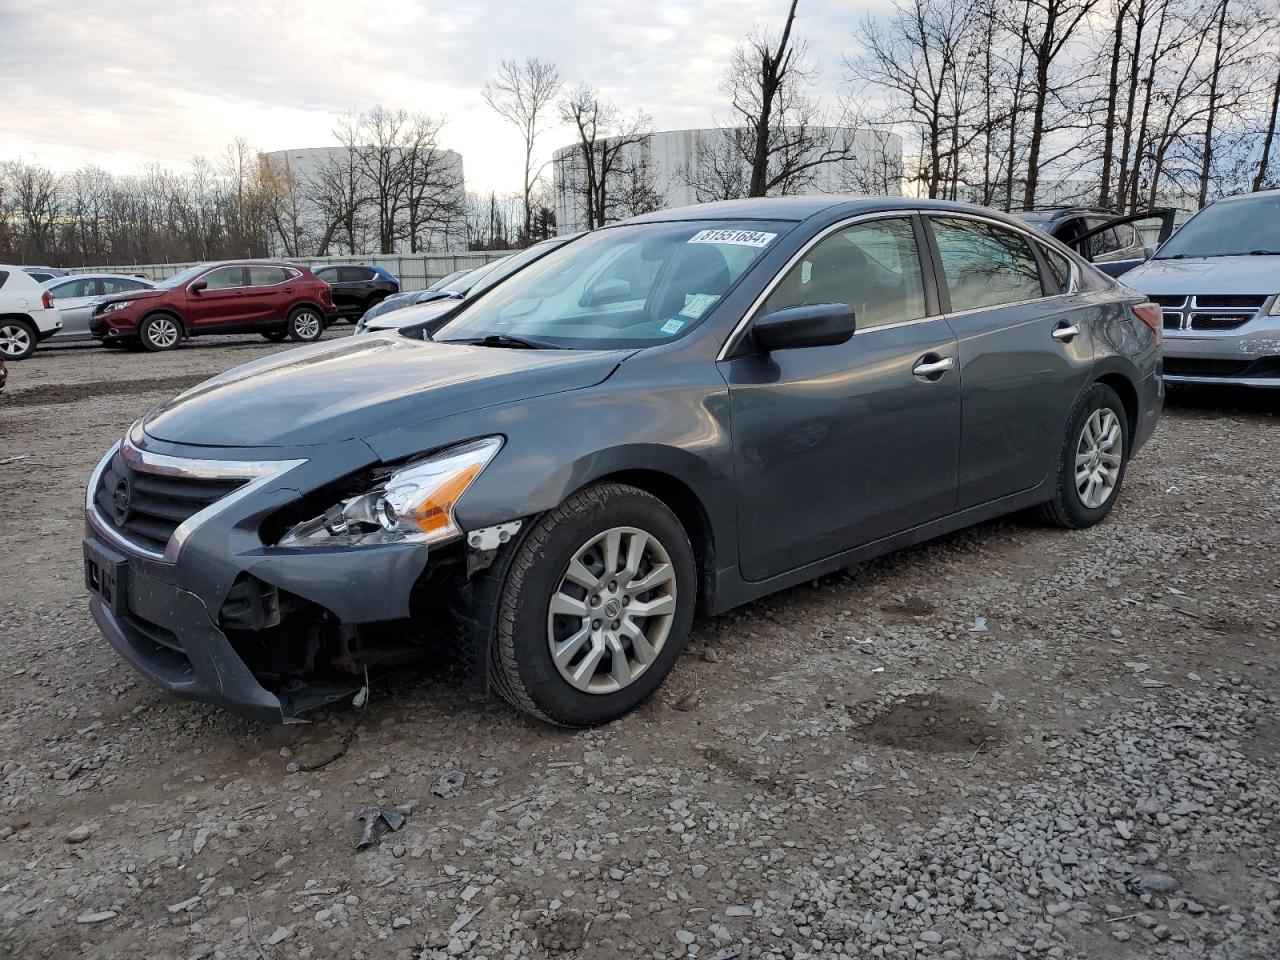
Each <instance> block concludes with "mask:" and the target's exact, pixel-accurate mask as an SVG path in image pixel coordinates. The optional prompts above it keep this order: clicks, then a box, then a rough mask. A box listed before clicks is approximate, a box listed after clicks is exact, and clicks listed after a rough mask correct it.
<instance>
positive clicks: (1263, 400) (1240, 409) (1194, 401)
mask: <svg viewBox="0 0 1280 960" xmlns="http://www.w3.org/2000/svg"><path fill="white" fill-rule="evenodd" d="M1164 402H1165V411H1166V412H1167V413H1169V414H1172V415H1174V416H1192V417H1215V416H1219V415H1221V414H1232V415H1235V416H1241V415H1243V416H1272V417H1274V416H1276V415H1277V414H1280V389H1278V390H1266V389H1257V388H1249V387H1219V386H1209V385H1208V384H1205V385H1203V386H1200V385H1196V384H1178V385H1177V386H1172V385H1171V386H1170V387H1169V388H1168V391H1167V392H1166V393H1165V401H1164Z"/></svg>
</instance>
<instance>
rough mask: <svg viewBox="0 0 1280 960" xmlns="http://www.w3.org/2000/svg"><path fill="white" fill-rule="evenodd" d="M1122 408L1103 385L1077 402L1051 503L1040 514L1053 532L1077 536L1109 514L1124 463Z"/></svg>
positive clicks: (1126, 437)
mask: <svg viewBox="0 0 1280 960" xmlns="http://www.w3.org/2000/svg"><path fill="white" fill-rule="evenodd" d="M1129 444H1130V439H1129V429H1128V420H1127V419H1126V417H1125V408H1124V403H1123V401H1121V399H1120V397H1119V395H1118V394H1117V393H1116V392H1115V391H1114V390H1112V389H1111V388H1110V387H1108V386H1107V385H1106V384H1104V383H1095V384H1094V385H1093V386H1092V387H1090V388H1089V389H1088V390H1086V391H1085V392H1084V393H1083V394H1082V395H1081V397H1080V399H1079V400H1078V401H1076V405H1075V408H1074V409H1073V410H1072V411H1071V418H1070V420H1069V421H1068V423H1067V433H1066V436H1065V437H1064V438H1063V444H1062V449H1061V452H1060V456H1059V460H1058V465H1057V473H1058V476H1057V485H1056V487H1055V489H1054V496H1053V499H1052V500H1050V501H1049V502H1048V503H1046V504H1044V505H1043V506H1042V508H1041V511H1042V513H1043V515H1044V517H1045V519H1046V520H1048V521H1049V522H1050V523H1052V524H1053V525H1054V526H1058V527H1065V528H1067V529H1071V530H1079V529H1082V528H1084V527H1091V526H1093V525H1094V524H1095V523H1097V522H1098V521H1100V520H1101V519H1102V518H1103V517H1105V516H1106V515H1107V514H1109V513H1110V512H1111V508H1112V507H1113V506H1115V502H1116V498H1117V497H1119V496H1120V485H1121V483H1123V481H1124V472H1125V468H1126V467H1127V466H1128V461H1129Z"/></svg>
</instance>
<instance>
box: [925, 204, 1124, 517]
mask: <svg viewBox="0 0 1280 960" xmlns="http://www.w3.org/2000/svg"><path fill="white" fill-rule="evenodd" d="M928 223H929V224H930V226H931V228H932V230H933V235H934V238H935V241H936V243H937V248H938V260H939V263H940V265H941V267H942V272H943V277H942V278H941V280H942V283H941V289H940V294H941V295H942V296H943V297H944V306H945V307H946V308H947V309H948V310H949V315H948V317H947V320H948V322H949V323H950V325H951V328H952V329H953V330H954V331H955V333H956V336H957V338H958V339H959V351H960V353H959V359H960V369H959V373H960V378H959V379H960V383H961V390H962V398H963V404H964V425H963V429H962V431H961V436H962V439H961V444H960V470H959V484H958V496H957V502H956V506H957V508H958V509H962V510H963V509H964V508H966V507H972V506H976V505H978V504H982V503H987V502H989V501H992V500H998V499H1000V498H1001V497H1005V496H1009V495H1011V494H1015V493H1019V492H1021V491H1023V490H1029V489H1030V488H1032V487H1034V486H1036V485H1037V484H1039V483H1040V482H1041V481H1042V480H1043V479H1044V478H1045V476H1046V474H1047V473H1048V471H1049V470H1050V469H1053V468H1055V467H1056V465H1057V463H1058V453H1059V451H1060V450H1061V448H1062V442H1063V431H1064V430H1065V427H1066V419H1067V416H1068V414H1069V413H1070V411H1071V406H1072V404H1073V402H1074V400H1075V397H1076V396H1077V395H1078V394H1079V392H1080V389H1081V388H1082V387H1083V386H1084V384H1085V381H1086V380H1087V379H1088V376H1089V372H1090V370H1091V369H1092V367H1093V333H1092V327H1093V322H1092V321H1094V320H1096V319H1097V318H1098V316H1099V311H1100V310H1101V309H1103V308H1102V307H1098V306H1094V307H1089V306H1086V305H1084V304H1082V301H1081V298H1080V297H1079V296H1078V295H1077V294H1075V293H1074V292H1073V291H1074V287H1073V279H1072V270H1071V265H1070V264H1069V263H1068V261H1067V260H1066V258H1065V257H1063V256H1061V254H1059V253H1057V252H1055V251H1053V250H1052V249H1051V248H1049V247H1048V246H1047V245H1044V244H1040V243H1039V241H1032V240H1031V239H1030V238H1029V237H1028V236H1026V235H1024V234H1022V233H1020V232H1016V231H1014V230H1012V229H1009V228H1007V227H1004V226H1002V225H1000V224H996V223H994V222H992V221H990V220H986V219H982V218H977V217H957V216H932V217H929V218H928ZM1033 242H1034V243H1036V244H1037V245H1038V246H1039V247H1040V251H1041V257H1042V258H1044V262H1045V265H1046V267H1047V268H1048V272H1047V273H1046V274H1045V275H1044V276H1042V275H1041V270H1040V263H1039V262H1038V260H1037V257H1036V255H1035V253H1034V252H1033V248H1032V243H1033Z"/></svg>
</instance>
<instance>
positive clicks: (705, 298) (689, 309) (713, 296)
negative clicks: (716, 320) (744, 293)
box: [680, 293, 720, 320]
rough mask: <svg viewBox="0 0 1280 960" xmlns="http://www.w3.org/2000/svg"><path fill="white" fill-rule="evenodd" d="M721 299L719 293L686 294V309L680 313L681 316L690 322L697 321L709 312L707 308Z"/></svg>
mask: <svg viewBox="0 0 1280 960" xmlns="http://www.w3.org/2000/svg"><path fill="white" fill-rule="evenodd" d="M719 299H720V295H719V294H717V293H686V294H685V295H684V309H683V310H681V311H680V316H682V317H688V318H689V319H690V320H697V319H698V318H699V317H700V316H702V315H703V314H704V313H706V312H707V308H708V307H710V306H711V305H712V304H713V303H715V302H716V301H717V300H719Z"/></svg>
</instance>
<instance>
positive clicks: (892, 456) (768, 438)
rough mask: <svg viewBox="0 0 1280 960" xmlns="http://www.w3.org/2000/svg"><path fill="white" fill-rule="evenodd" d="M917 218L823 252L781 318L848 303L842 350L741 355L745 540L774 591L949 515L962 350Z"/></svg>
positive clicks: (731, 378)
mask: <svg viewBox="0 0 1280 960" xmlns="http://www.w3.org/2000/svg"><path fill="white" fill-rule="evenodd" d="M919 239H920V238H919V236H918V227H917V225H916V223H915V221H914V220H913V218H911V217H901V216H899V217H887V218H880V219H871V220H862V221H858V222H856V223H853V224H851V225H848V226H845V227H842V228H838V229H836V230H835V231H833V232H831V233H829V234H828V235H827V236H826V237H825V238H824V239H822V240H821V241H820V242H818V243H817V244H816V245H814V246H813V247H811V248H810V249H809V251H808V252H807V253H806V254H805V255H804V256H803V257H802V258H801V260H800V261H799V262H798V263H796V264H795V265H794V266H793V267H792V268H791V269H790V270H789V271H788V273H787V275H786V276H785V277H783V278H782V279H781V281H780V282H779V283H778V284H777V286H776V287H775V288H774V289H773V291H772V292H771V293H770V294H769V297H768V299H767V300H766V301H765V303H764V305H763V306H762V307H761V309H760V313H761V314H763V313H768V312H772V311H773V310H779V309H782V308H784V307H788V306H795V305H797V304H802V303H847V304H849V305H850V306H851V307H853V311H854V320H855V323H856V324H857V332H856V333H855V334H854V336H853V338H852V339H851V340H849V341H848V342H847V343H844V344H840V345H838V346H830V347H811V348H805V349H798V350H778V351H775V352H773V353H771V354H763V353H760V352H758V351H746V352H743V351H737V354H738V355H736V356H734V357H733V358H732V359H728V360H724V361H721V364H720V368H721V372H722V373H723V375H724V377H725V380H726V381H727V382H728V384H729V400H730V411H731V412H730V417H731V419H730V423H731V428H732V431H733V450H734V469H735V474H736V484H735V485H736V493H737V512H738V530H739V537H738V543H739V562H740V565H741V568H742V572H743V575H744V577H746V578H747V579H748V580H764V579H767V578H768V577H771V576H774V575H776V574H781V573H784V572H786V571H787V570H791V569H794V568H796V567H800V566H803V565H804V564H806V563H811V562H814V561H817V560H821V559H823V558H825V557H829V556H832V555H834V554H838V553H840V552H842V551H845V550H848V549H850V548H852V547H856V546H859V545H862V544H866V543H871V542H873V541H875V540H879V539H882V538H884V537H887V536H890V535H891V534H894V533H897V532H900V531H903V530H906V529H908V528H910V527H913V526H916V525H918V524H921V523H926V522H928V521H929V520H933V519H936V518H938V517H941V516H944V515H945V514H947V513H949V512H950V511H951V510H952V509H953V506H954V502H955V487H956V458H957V453H958V447H959V439H960V378H959V374H958V371H957V370H956V369H953V367H954V365H955V363H956V339H955V336H954V335H953V334H952V332H951V329H950V327H949V326H948V325H947V323H946V321H945V320H943V319H941V318H940V317H938V316H935V314H936V312H937V311H936V308H934V306H933V304H932V303H931V299H932V298H931V297H930V298H927V297H926V287H925V283H924V278H923V275H922V271H921V263H922V257H921V253H920V251H921V247H920V245H919Z"/></svg>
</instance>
